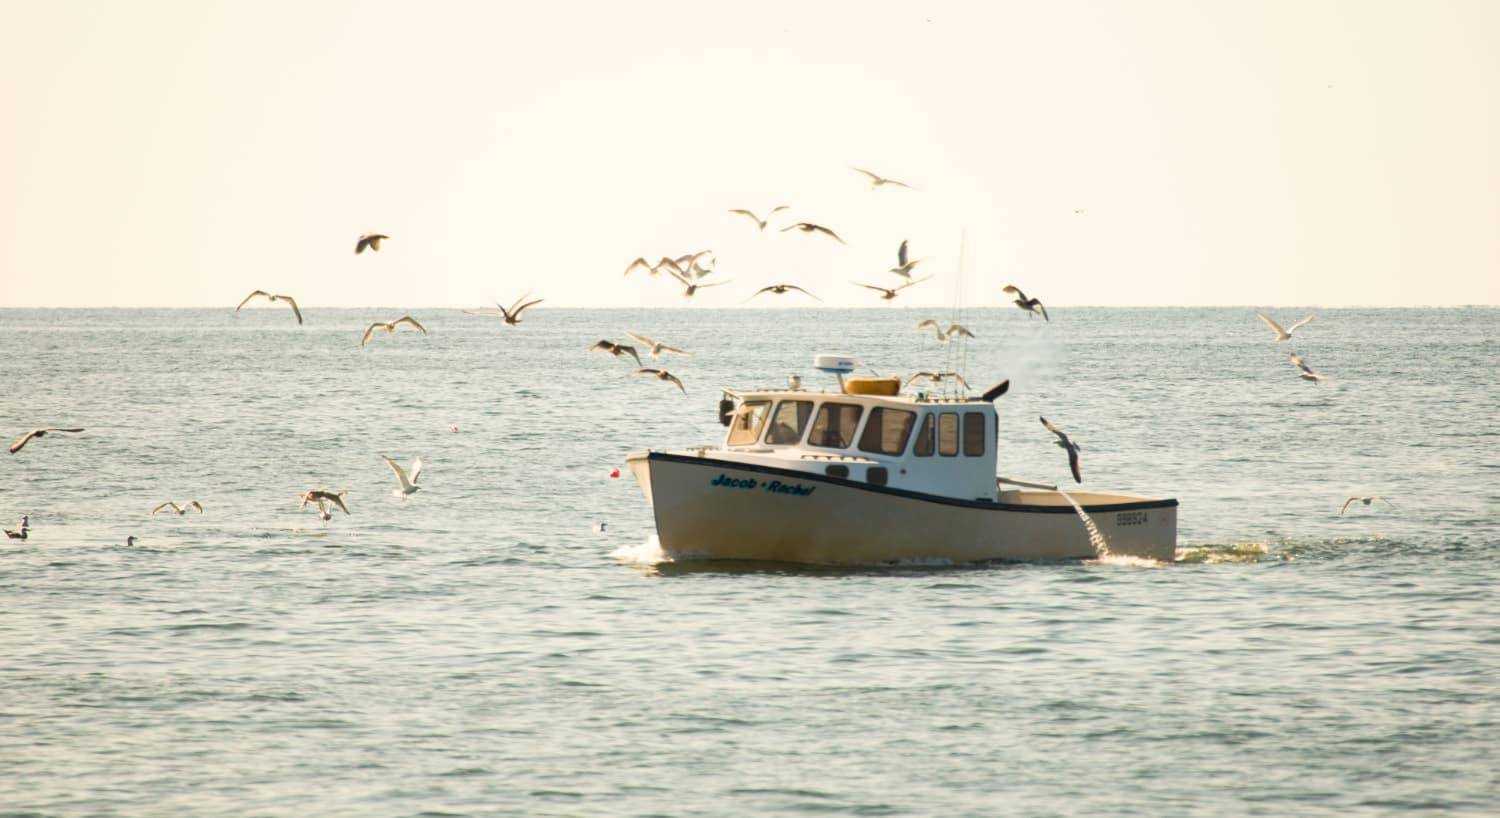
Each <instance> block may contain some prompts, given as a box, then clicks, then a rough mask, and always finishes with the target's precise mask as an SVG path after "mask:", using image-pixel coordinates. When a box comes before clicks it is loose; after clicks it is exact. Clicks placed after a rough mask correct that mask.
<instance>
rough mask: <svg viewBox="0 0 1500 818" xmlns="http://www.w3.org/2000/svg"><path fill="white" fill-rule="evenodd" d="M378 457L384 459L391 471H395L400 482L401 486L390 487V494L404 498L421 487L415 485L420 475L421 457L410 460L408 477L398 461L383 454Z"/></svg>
mask: <svg viewBox="0 0 1500 818" xmlns="http://www.w3.org/2000/svg"><path fill="white" fill-rule="evenodd" d="M380 459H381V460H384V461H385V464H386V465H387V466H390V467H391V471H393V472H395V473H396V479H397V480H398V481H400V483H401V487H400V488H396V489H392V490H391V494H393V495H395V496H396V497H400V498H401V499H403V500H405V499H406V498H407V497H408V496H409V495H412V494H416V493H417V492H418V491H419V490H421V488H422V487H421V486H418V485H417V478H418V477H421V476H422V458H420V457H419V458H417V459H416V460H413V461H412V462H411V475H410V476H409V477H408V476H407V473H406V470H405V469H402V468H401V464H400V463H397V462H396V461H395V460H393V459H391V458H389V457H386V456H385V455H380Z"/></svg>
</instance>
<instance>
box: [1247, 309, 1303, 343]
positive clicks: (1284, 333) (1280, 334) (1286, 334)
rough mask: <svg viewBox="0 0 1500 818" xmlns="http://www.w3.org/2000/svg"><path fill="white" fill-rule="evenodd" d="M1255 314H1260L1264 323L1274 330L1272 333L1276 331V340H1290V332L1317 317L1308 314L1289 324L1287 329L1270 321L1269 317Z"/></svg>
mask: <svg viewBox="0 0 1500 818" xmlns="http://www.w3.org/2000/svg"><path fill="white" fill-rule="evenodd" d="M1256 315H1259V316H1260V320H1262V321H1264V322H1266V324H1267V325H1268V326H1270V327H1271V331H1272V332H1274V333H1276V340H1277V341H1290V340H1291V339H1292V333H1294V332H1296V331H1297V328H1298V327H1300V326H1302V325H1303V324H1306V323H1307V322H1308V321H1311V320H1313V319H1314V318H1317V317H1318V316H1316V315H1309V316H1307V317H1306V318H1304V319H1302V320H1301V321H1298V322H1297V323H1295V324H1293V325H1291V327H1289V328H1287V329H1282V328H1281V325H1280V324H1278V323H1276V322H1275V321H1272V320H1271V319H1270V318H1268V317H1266V316H1265V315H1262V314H1261V313H1256Z"/></svg>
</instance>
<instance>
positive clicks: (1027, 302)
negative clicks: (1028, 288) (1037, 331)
mask: <svg viewBox="0 0 1500 818" xmlns="http://www.w3.org/2000/svg"><path fill="white" fill-rule="evenodd" d="M1000 292H1003V293H1010V294H1012V295H1014V296H1015V297H1016V300H1014V301H1012V302H1010V303H1012V304H1015V305H1016V306H1017V307H1020V308H1021V309H1023V310H1025V311H1026V317H1027V318H1030V317H1032V316H1033V315H1036V313H1037V310H1041V312H1042V318H1043V320H1046V321H1051V320H1052V319H1051V318H1049V317H1048V316H1047V308H1046V307H1044V306H1042V300H1041V299H1040V298H1027V297H1026V293H1023V292H1021V288H1020V287H1017V286H1016V285H1014V284H1007V285H1005V288H1004V289H1002V290H1001V291H1000Z"/></svg>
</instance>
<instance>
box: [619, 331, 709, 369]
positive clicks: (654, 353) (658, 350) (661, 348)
mask: <svg viewBox="0 0 1500 818" xmlns="http://www.w3.org/2000/svg"><path fill="white" fill-rule="evenodd" d="M625 334H626V335H629V336H630V337H631V338H634V339H635V340H637V341H640V342H641V343H643V344H645V345H646V349H647V351H648V352H650V353H651V357H653V358H659V357H661V354H662V353H663V352H670V353H672V354H673V355H691V354H693V353H691V352H683V351H682V350H680V349H678V348H677V347H669V346H667V345H666V344H663V343H662V342H660V341H655V340H652V339H650V338H647V337H646V336H644V335H641V334H640V333H638V332H627V333H625ZM650 371H652V372H655V371H656V370H654V369H653V370H650Z"/></svg>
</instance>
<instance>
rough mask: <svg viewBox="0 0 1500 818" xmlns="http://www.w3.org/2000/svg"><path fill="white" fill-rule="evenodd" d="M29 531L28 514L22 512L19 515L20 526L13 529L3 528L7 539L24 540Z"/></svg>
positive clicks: (29, 518) (29, 519)
mask: <svg viewBox="0 0 1500 818" xmlns="http://www.w3.org/2000/svg"><path fill="white" fill-rule="evenodd" d="M30 532H31V517H30V516H29V515H26V514H22V515H21V525H20V527H19V528H17V529H16V530H15V531H11V530H10V529H8V528H7V529H5V536H6V537H7V538H8V539H12V540H24V539H26V538H27V537H29V536H30Z"/></svg>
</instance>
